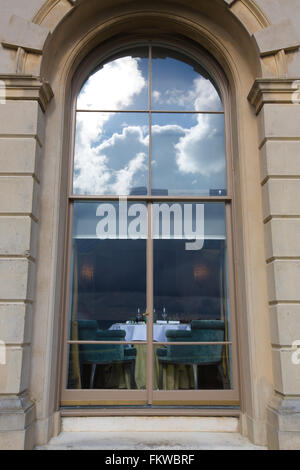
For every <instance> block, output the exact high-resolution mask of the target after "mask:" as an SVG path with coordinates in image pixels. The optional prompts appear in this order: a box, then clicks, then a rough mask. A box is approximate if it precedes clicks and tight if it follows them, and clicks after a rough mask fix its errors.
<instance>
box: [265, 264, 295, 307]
mask: <svg viewBox="0 0 300 470" xmlns="http://www.w3.org/2000/svg"><path fill="white" fill-rule="evenodd" d="M267 270H268V284H269V300H270V301H271V302H274V301H277V302H279V301H280V302H287V301H288V302H297V301H298V300H300V293H299V283H300V260H299V261H298V260H275V261H273V262H271V263H269V264H268V266H267Z"/></svg>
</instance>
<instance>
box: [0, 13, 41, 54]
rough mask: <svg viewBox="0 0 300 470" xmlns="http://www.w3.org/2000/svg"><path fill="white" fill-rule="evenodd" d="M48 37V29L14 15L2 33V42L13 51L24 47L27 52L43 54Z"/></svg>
mask: <svg viewBox="0 0 300 470" xmlns="http://www.w3.org/2000/svg"><path fill="white" fill-rule="evenodd" d="M48 35H49V30H48V29H45V28H42V27H41V26H39V25H37V24H34V23H32V22H31V21H27V20H25V19H24V18H22V17H20V16H17V15H13V16H12V17H11V19H10V21H9V23H8V24H7V25H6V28H5V29H4V30H2V31H1V42H2V45H3V46H5V47H9V48H13V49H17V48H18V47H22V48H23V49H25V50H27V51H30V52H35V53H37V54H41V53H42V51H43V48H44V44H45V41H46V39H47V37H48Z"/></svg>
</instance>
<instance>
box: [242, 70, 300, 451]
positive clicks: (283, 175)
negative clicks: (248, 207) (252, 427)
mask: <svg viewBox="0 0 300 470" xmlns="http://www.w3.org/2000/svg"><path fill="white" fill-rule="evenodd" d="M299 83H300V82H299ZM299 98H300V95H298V94H297V82H296V81H295V80H291V79H289V80H285V79H283V80H257V81H256V83H255V85H254V87H253V89H252V91H251V93H250V95H249V99H250V101H251V102H252V104H253V105H254V106H255V108H256V113H257V116H258V121H259V131H260V142H259V146H260V158H261V185H262V192H263V214H264V221H263V222H264V225H265V252H266V264H267V272H268V287H269V306H270V316H271V341H272V355H273V368H274V397H273V400H272V402H271V403H270V404H269V407H268V425H267V426H268V445H269V447H270V448H271V449H299V448H300V363H299V364H298V362H300V361H299V358H300V349H298V350H297V346H296V345H295V343H294V342H295V341H299V345H298V348H299V346H300V104H299V101H298V99H299Z"/></svg>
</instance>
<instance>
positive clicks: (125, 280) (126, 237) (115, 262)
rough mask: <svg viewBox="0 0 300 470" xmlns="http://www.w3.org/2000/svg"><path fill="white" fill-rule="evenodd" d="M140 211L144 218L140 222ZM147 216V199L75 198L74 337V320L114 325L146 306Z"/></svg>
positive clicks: (107, 326)
mask: <svg viewBox="0 0 300 470" xmlns="http://www.w3.org/2000/svg"><path fill="white" fill-rule="evenodd" d="M140 217H141V218H142V219H143V224H142V225H141V226H137V225H136V222H138V221H139V218H140ZM145 217H146V205H145V204H143V203H142V204H128V205H127V204H126V202H122V203H120V204H118V203H113V202H110V201H107V202H105V203H101V202H97V203H96V202H78V203H75V204H74V221H73V242H72V266H71V274H72V276H71V302H70V304H71V308H70V329H71V331H70V339H73V340H76V339H78V338H77V337H76V336H74V333H73V331H72V322H80V321H81V320H82V321H92V322H94V326H95V324H96V325H97V328H99V329H101V330H108V329H110V330H111V329H112V326H113V325H114V324H118V325H119V324H126V322H128V323H127V324H130V322H132V321H136V319H137V314H138V313H140V314H142V313H144V312H145V308H146V236H147V227H146V226H145V220H144V218H145ZM133 237H135V238H136V239H132V238H133ZM140 321H144V320H143V318H142V317H141V318H140ZM75 326H76V327H77V326H78V325H75ZM79 326H80V325H79ZM117 329H120V328H119V327H118V328H117ZM75 333H76V335H78V333H77V330H76V328H75ZM82 339H84V338H82ZM126 340H127V339H126Z"/></svg>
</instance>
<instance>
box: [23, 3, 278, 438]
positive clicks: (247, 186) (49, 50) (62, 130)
mask: <svg viewBox="0 0 300 470" xmlns="http://www.w3.org/2000/svg"><path fill="white" fill-rule="evenodd" d="M69 3H70V2H66V1H64V2H62V0H61V1H60V2H59V1H56V2H55V1H54V0H53V1H51V2H50V5H52V10H51V9H50V10H49V12H47V10H44V12H43V15H41V21H40V24H41V25H40V27H41V28H43V30H44V29H45V28H44V27H45V26H47V22H46V20H47V21H48V20H49V21H50V13H51V11H52V13H53V12H54V10H53V9H54V8H56V12H57V11H58V10H57V9H58V8H59V6H61V7H63V8H64V9H65V10H66V9H67V7H68V4H69ZM115 3H116V2H113V1H112V0H110V1H108V0H107V2H106V1H105V0H103V1H102V2H99V0H85V1H84V0H79V1H78V3H77V2H76V3H75V5H74V8H72V6H71V5H70V8H69V7H68V9H67V13H66V14H65V15H62V17H61V19H60V21H57V23H56V22H55V21H53V24H52V25H50V23H48V27H49V26H51V28H53V29H52V33H49V35H48V37H47V39H46V42H45V45H44V47H43V50H42V53H41V54H40V56H39V57H40V62H39V63H38V62H37V61H36V62H33V59H32V57H31V56H34V55H33V54H32V53H31V52H30V53H29V54H28V55H27V57H25V60H24V62H23V65H24V69H23V70H24V72H25V73H27V74H28V73H32V69H31V66H32V65H36V66H37V68H36V74H40V75H41V76H42V77H43V79H46V80H48V81H49V82H50V84H51V86H52V89H53V92H54V100H52V101H51V103H50V104H49V107H48V109H47V113H46V142H45V147H44V158H43V170H42V173H43V175H44V178H43V177H42V180H43V191H44V194H51V201H52V202H51V204H53V208H54V210H53V211H52V213H51V214H47V210H48V207H47V201H46V199H43V200H42V204H41V213H42V214H45V216H44V218H43V225H42V226H41V232H40V239H41V248H40V250H44V252H47V253H46V255H45V256H44V257H40V262H39V267H38V276H39V277H40V278H42V279H43V278H44V277H45V276H46V277H47V279H49V278H51V282H50V283H49V284H50V288H49V298H51V299H55V301H54V300H53V301H52V300H51V302H49V305H48V306H47V312H46V313H45V315H47V318H48V319H51V324H52V325H53V332H48V331H47V332H46V333H45V336H47V337H49V340H48V341H49V344H52V343H51V341H52V342H53V339H52V337H51V335H53V337H57V336H58V332H59V329H60V327H59V315H60V312H59V307H57V305H58V303H59V300H57V299H58V298H59V297H60V294H61V291H60V290H61V289H62V287H61V282H60V278H59V274H58V273H61V272H62V269H63V268H62V265H61V264H62V261H61V260H62V259H63V253H64V246H63V243H62V242H60V241H61V240H63V227H64V224H65V218H64V217H65V214H64V213H63V207H64V204H65V200H66V198H65V193H64V191H66V189H65V188H66V185H65V184H64V181H65V180H66V179H67V177H68V174H67V173H68V169H67V166H68V164H67V163H66V159H67V155H68V154H70V141H71V140H72V136H71V130H70V125H69V124H70V122H71V118H72V116H71V93H70V89H71V81H72V77H73V75H74V72H75V71H76V70H77V68H78V67H79V65H80V64H81V63H82V61H83V60H84V59H85V57H86V56H87V55H88V54H89V53H91V52H92V51H93V50H94V49H95V48H96V47H97V46H99V44H101V43H102V44H103V43H104V41H106V40H108V39H113V38H114V37H116V36H117V35H120V34H121V33H124V34H125V33H128V31H129V32H131V33H138V32H142V33H143V34H144V33H145V32H147V31H149V32H152V33H153V32H155V31H157V25H159V30H160V31H165V32H166V33H167V34H169V35H173V37H174V36H176V35H177V37H184V40H186V41H190V42H193V44H197V45H199V46H201V47H202V48H204V49H206V50H207V51H209V53H210V54H211V55H212V56H213V57H214V58H215V60H216V61H217V62H218V63H219V64H220V66H221V68H223V70H224V72H225V75H226V77H227V79H228V80H229V82H230V88H231V90H232V93H231V104H232V106H231V107H232V109H233V112H232V122H230V124H229V127H230V129H231V130H230V132H231V134H233V133H234V134H235V136H234V140H233V139H232V147H233V150H232V154H233V160H234V161H233V164H234V168H235V172H236V176H235V179H236V182H235V186H236V192H237V196H238V197H237V198H236V200H238V201H239V202H238V205H239V204H240V205H241V206H242V205H243V204H244V207H237V209H236V214H237V215H236V220H237V221H238V224H239V233H242V232H244V233H245V235H243V236H240V240H241V242H240V246H239V247H238V248H237V251H240V252H241V255H240V259H241V260H242V261H241V263H240V266H239V269H240V273H239V276H237V277H239V278H240V281H239V282H240V284H243V287H241V289H240V290H241V291H242V290H243V291H245V294H243V295H245V299H244V298H243V299H241V308H240V311H241V322H240V323H241V324H243V325H244V327H243V328H245V333H244V335H243V337H245V338H246V339H245V341H244V342H243V345H242V349H241V351H240V355H241V357H242V358H243V359H242V360H243V361H245V362H244V364H245V367H243V371H242V375H243V377H242V379H241V382H242V383H244V384H245V387H244V388H245V391H244V400H243V404H242V413H243V415H242V420H241V421H242V432H243V434H245V435H248V436H249V437H251V438H252V440H253V441H255V442H256V443H260V444H263V443H265V442H266V427H265V409H266V405H267V402H268V401H269V400H270V397H271V393H272V391H273V388H272V377H271V375H272V366H271V357H270V354H269V352H268V351H269V350H268V348H269V344H270V339H269V334H268V319H267V318H266V317H264V318H262V319H260V321H258V318H257V315H259V313H260V312H261V311H263V309H264V308H265V304H266V302H267V300H266V294H265V291H264V285H266V280H265V279H261V278H259V276H257V279H255V280H253V279H251V272H252V271H253V272H263V273H264V271H263V267H264V265H261V263H263V254H262V253H260V249H261V247H262V246H263V228H262V226H261V219H260V211H261V201H260V199H259V197H260V196H258V203H257V201H256V202H255V204H256V203H257V206H255V210H254V211H251V210H249V198H251V194H260V183H259V165H258V149H257V145H256V142H257V140H258V137H257V126H256V121H255V119H253V117H254V116H253V110H252V108H251V107H250V105H249V103H248V101H247V96H248V93H249V91H250V88H251V86H252V84H253V82H254V80H255V79H256V77H257V76H262V75H263V73H266V72H264V68H263V66H262V64H261V61H260V57H259V54H258V53H257V48H256V46H255V42H253V38H252V36H250V34H249V32H248V31H247V30H246V28H245V26H244V25H242V24H241V22H240V21H238V20H237V18H236V15H233V14H232V12H231V10H230V9H228V2H224V1H221V0H220V1H219V0H215V1H214V2H212V0H206V1H202V2H199V5H198V6H197V8H196V7H195V5H194V2H193V1H192V0H185V1H184V2H183V1H179V0H178V1H177V2H176V3H175V2H174V3H172V9H170V3H169V2H161V1H160V2H157V3H156V2H155V1H153V0H152V1H151V2H146V1H145V2H143V1H141V0H140V1H138V2H125V1H123V2H122V4H121V5H119V6H118V8H112V7H111V5H112V4H115ZM212 3H213V6H212ZM231 3H232V2H231ZM235 3H236V5H239V3H243V4H244V2H235ZM235 3H232V5H230V6H231V8H233V7H234V5H235ZM246 3H248V2H246ZM100 4H101V6H102V8H103V9H102V10H99V5H100ZM105 4H107V5H110V8H106V9H105V8H104V5H105ZM48 5H49V3H48ZM88 5H89V8H87V6H88ZM188 5H189V7H188ZM192 6H193V8H192ZM248 10H249V9H247V10H246V12H247V11H248ZM54 17H55V15H53V16H52V19H53V18H54ZM51 21H52V20H51ZM263 21H264V20H263V17H262V19H260V20H259V21H258V19H257V16H255V19H254V20H253V21H252V24H255V25H256V27H257V28H262V27H263V26H262V24H261V23H262V22H263ZM277 71H278V70H277V68H276V73H277ZM247 175H252V176H251V178H248V177H247ZM59 181H60V183H58V182H59ZM253 212H254V216H253ZM242 213H243V217H242ZM254 230H256V233H254ZM49 234H50V235H49ZM48 236H49V237H50V238H51V240H52V241H51V243H52V245H51V253H55V255H56V256H55V260H57V261H55V263H54V262H53V261H52V270H51V272H49V265H50V264H51V260H52V259H53V258H50V256H51V253H50V250H49V247H48V246H46V240H47V239H48ZM243 237H244V238H245V244H247V250H245V249H244V247H243V246H242V244H243V243H244V239H243ZM257 246H258V247H259V248H258V249H257ZM47 257H48V258H47ZM243 263H244V264H245V266H247V269H245V270H244V269H243ZM263 276H264V274H262V276H261V277H262V278H263ZM255 283H257V284H260V286H259V287H258V286H257V285H253V284H255ZM245 286H247V289H246V287H245ZM257 289H261V290H262V291H263V293H262V296H261V297H260V298H259V300H256V299H255V298H253V295H254V294H253V293H255V292H256V291H257ZM246 291H247V292H246ZM36 308H37V311H40V310H41V311H42V310H45V309H46V308H45V298H44V294H43V292H42V291H38V292H37V300H36ZM37 321H40V320H39V319H37ZM49 321H50V320H49ZM40 328H41V329H42V328H45V327H44V325H43V324H42V323H41V324H40ZM247 328H248V330H247ZM39 332H40V330H39ZM39 341H40V339H39V338H38V337H36V338H35V340H34V342H33V350H34V351H35V350H38V349H39V347H40V346H39ZM256 341H258V342H259V343H260V344H263V345H264V347H265V349H266V351H267V352H266V353H265V354H264V357H262V356H261V354H260V351H258V350H257V349H255V348H254V346H253V344H255V342H256ZM50 349H51V348H50ZM56 364H57V350H56V349H55V347H53V348H52V349H51V353H49V354H46V353H45V354H44V369H45V370H51V376H52V377H57V376H58V375H59V374H58V371H57V368H56ZM35 368H36V367H35V366H34V364H33V366H32V369H33V370H34V369H35ZM255 377H259V378H260V382H259V383H258V382H257V381H255ZM54 387H55V384H54V383H53V384H50V385H49V387H48V388H47V389H46V388H44V389H43V390H41V384H40V381H39V382H37V381H36V380H35V379H34V378H33V379H32V382H31V393H32V394H33V396H38V397H40V403H46V404H48V403H51V397H53V395H54V390H53V389H54ZM51 406H52V403H51ZM45 407H46V405H45ZM52 413H53V408H51V407H50V406H49V408H48V409H47V413H46V412H45V415H46V414H48V415H47V416H51V414H52ZM39 419H41V420H42V418H39ZM43 426H44V425H43ZM40 429H41V430H40V431H38V433H39V436H41V437H39V439H40V441H43V439H44V440H46V438H45V437H43V433H45V432H49V434H50V435H52V433H53V431H52V430H51V429H50V430H48V428H46V426H45V427H42V425H41V426H40ZM45 429H46V431H45Z"/></svg>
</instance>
